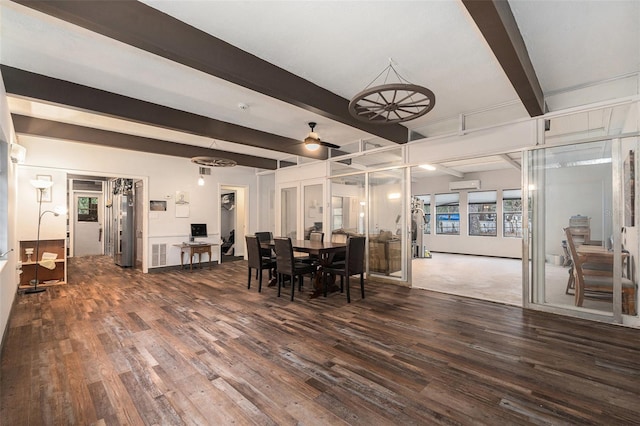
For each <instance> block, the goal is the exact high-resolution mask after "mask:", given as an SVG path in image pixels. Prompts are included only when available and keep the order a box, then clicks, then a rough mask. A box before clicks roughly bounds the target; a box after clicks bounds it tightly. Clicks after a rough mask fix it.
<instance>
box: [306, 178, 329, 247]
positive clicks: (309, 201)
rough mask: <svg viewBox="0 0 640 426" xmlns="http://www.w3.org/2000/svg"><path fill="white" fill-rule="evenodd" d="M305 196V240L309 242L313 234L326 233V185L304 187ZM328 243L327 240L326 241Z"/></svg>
mask: <svg viewBox="0 0 640 426" xmlns="http://www.w3.org/2000/svg"><path fill="white" fill-rule="evenodd" d="M302 190H303V194H304V206H303V209H302V211H303V213H304V219H303V223H304V239H305V240H308V239H309V237H310V234H311V232H324V230H323V221H324V207H323V206H324V203H323V200H324V185H323V184H321V183H318V184H309V185H304V186H303V187H302ZM325 241H326V239H325Z"/></svg>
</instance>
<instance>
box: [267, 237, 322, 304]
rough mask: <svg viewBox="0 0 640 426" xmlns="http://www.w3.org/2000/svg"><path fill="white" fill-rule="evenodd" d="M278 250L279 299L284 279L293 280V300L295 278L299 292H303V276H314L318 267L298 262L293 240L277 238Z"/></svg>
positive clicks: (276, 246) (275, 240)
mask: <svg viewBox="0 0 640 426" xmlns="http://www.w3.org/2000/svg"><path fill="white" fill-rule="evenodd" d="M274 242H275V248H276V274H277V276H278V297H280V290H281V288H282V284H283V281H284V277H285V276H288V277H290V278H291V300H293V295H294V293H295V287H296V286H295V278H296V277H297V278H298V290H302V285H303V275H305V274H313V273H314V272H315V271H316V268H317V267H316V266H315V265H313V264H309V263H304V262H301V261H298V260H297V259H296V258H295V257H294V256H293V245H292V243H291V238H275V239H274Z"/></svg>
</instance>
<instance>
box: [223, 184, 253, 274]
mask: <svg viewBox="0 0 640 426" xmlns="http://www.w3.org/2000/svg"><path fill="white" fill-rule="evenodd" d="M247 193H248V189H247V188H246V187H241V186H231V185H220V216H219V218H220V227H219V229H220V261H221V262H230V261H235V260H242V259H244V256H245V244H244V237H245V234H246V223H247Z"/></svg>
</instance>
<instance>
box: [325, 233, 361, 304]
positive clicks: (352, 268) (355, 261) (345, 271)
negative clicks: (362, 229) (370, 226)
mask: <svg viewBox="0 0 640 426" xmlns="http://www.w3.org/2000/svg"><path fill="white" fill-rule="evenodd" d="M364 251H365V237H349V239H348V240H347V251H346V254H345V260H344V262H339V263H336V264H332V265H330V266H327V267H325V268H323V270H322V273H323V276H322V281H323V283H324V295H325V297H326V296H327V279H326V277H327V275H329V274H336V275H340V290H341V291H343V288H344V281H346V282H347V303H351V291H350V288H349V277H351V276H352V275H360V292H361V294H362V298H363V299H364Z"/></svg>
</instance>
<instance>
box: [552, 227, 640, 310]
mask: <svg viewBox="0 0 640 426" xmlns="http://www.w3.org/2000/svg"><path fill="white" fill-rule="evenodd" d="M565 233H566V235H567V243H568V246H569V252H570V253H571V258H572V261H573V274H574V278H575V292H576V293H575V305H576V306H582V305H583V303H584V299H585V298H593V299H602V298H606V299H612V298H613V272H609V271H605V270H602V269H599V268H593V269H586V268H583V260H582V258H581V257H580V255H579V254H578V251H577V249H576V245H575V242H574V240H573V238H571V234H570V232H569V230H568V228H566V229H565ZM585 266H586V265H585ZM621 281H622V313H624V314H627V315H636V297H637V296H636V291H637V286H636V284H635V283H634V282H633V281H631V280H630V279H628V278H625V277H622V278H621Z"/></svg>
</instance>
